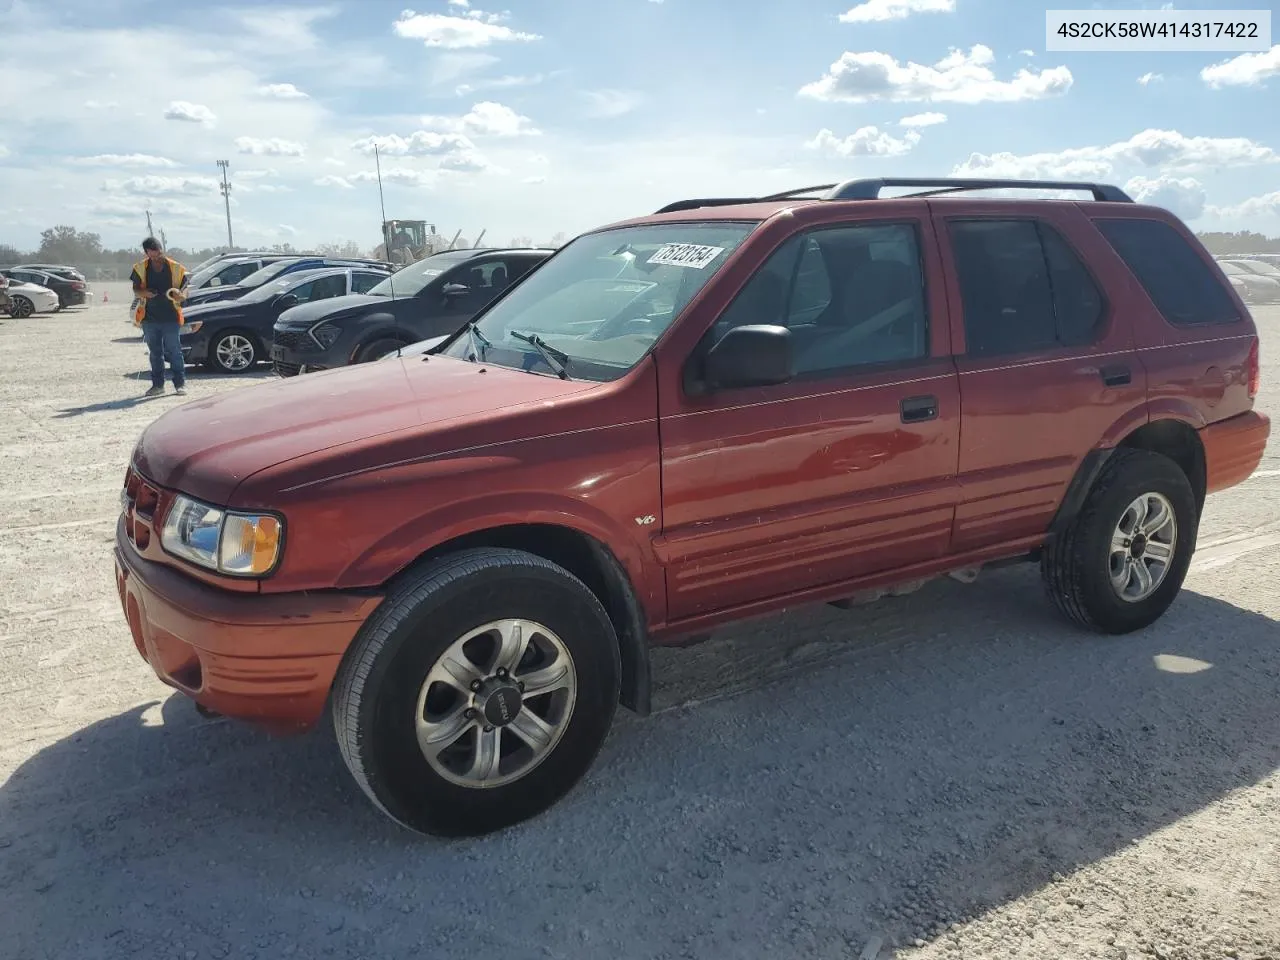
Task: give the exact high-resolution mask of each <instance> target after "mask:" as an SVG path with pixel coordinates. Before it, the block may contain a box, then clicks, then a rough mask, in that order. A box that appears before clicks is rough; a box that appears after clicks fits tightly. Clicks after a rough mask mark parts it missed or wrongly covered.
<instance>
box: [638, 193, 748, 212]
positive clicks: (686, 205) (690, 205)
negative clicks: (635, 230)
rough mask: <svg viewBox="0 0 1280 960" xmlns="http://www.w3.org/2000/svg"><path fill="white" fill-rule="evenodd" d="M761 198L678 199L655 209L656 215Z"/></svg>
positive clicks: (725, 205)
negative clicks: (659, 208)
mask: <svg viewBox="0 0 1280 960" xmlns="http://www.w3.org/2000/svg"><path fill="white" fill-rule="evenodd" d="M759 199H760V198H759V197H706V198H705V199H702V200H677V201H675V202H674V203H668V204H667V205H666V206H665V207H663V208H662V209H661V210H655V211H654V215H655V216H656V215H657V214H659V213H675V212H676V211H678V210H696V209H698V207H730V206H733V204H735V203H756V202H757V201H758V200H759Z"/></svg>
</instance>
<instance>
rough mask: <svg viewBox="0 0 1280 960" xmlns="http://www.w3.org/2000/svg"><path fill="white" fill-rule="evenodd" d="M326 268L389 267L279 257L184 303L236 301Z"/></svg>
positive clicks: (375, 263) (384, 269) (199, 292)
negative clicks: (290, 277)
mask: <svg viewBox="0 0 1280 960" xmlns="http://www.w3.org/2000/svg"><path fill="white" fill-rule="evenodd" d="M325 267H349V268H350V267H356V268H359V269H361V270H375V271H378V272H381V273H385V274H389V273H390V272H391V265H390V264H388V263H383V262H382V261H380V260H348V259H345V258H341V257H280V258H277V259H275V260H271V261H268V262H267V263H265V264H264V265H263V266H262V267H260V268H258V269H256V270H254V271H252V272H251V273H249V274H247V275H245V276H242V277H241V279H240V280H239V281H238V282H236V283H232V284H221V285H219V286H209V287H205V288H204V289H203V290H197V291H195V292H194V293H191V294H190V295H189V296H188V297H187V299H186V303H187V304H188V305H190V306H197V305H200V304H205V303H222V302H224V301H227V300H238V299H240V298H241V297H243V296H245V295H246V294H249V293H252V292H253V291H254V290H257V289H259V288H260V287H263V286H265V285H266V284H269V283H271V282H273V281H275V280H280V279H282V278H284V277H285V276H287V275H288V274H291V273H300V272H301V271H303V270H320V269H323V268H325Z"/></svg>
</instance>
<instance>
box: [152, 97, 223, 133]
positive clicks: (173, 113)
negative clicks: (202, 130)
mask: <svg viewBox="0 0 1280 960" xmlns="http://www.w3.org/2000/svg"><path fill="white" fill-rule="evenodd" d="M164 118H165V119H166V120H181V121H182V122H183V123H202V124H204V125H205V126H206V127H212V126H213V125H214V124H215V123H217V122H218V118H217V116H216V115H215V114H214V112H213V111H212V110H210V109H209V108H208V107H206V106H205V105H204V104H202V103H189V102H188V101H186V100H174V101H172V102H170V104H169V106H168V107H167V108H166V109H165V111H164Z"/></svg>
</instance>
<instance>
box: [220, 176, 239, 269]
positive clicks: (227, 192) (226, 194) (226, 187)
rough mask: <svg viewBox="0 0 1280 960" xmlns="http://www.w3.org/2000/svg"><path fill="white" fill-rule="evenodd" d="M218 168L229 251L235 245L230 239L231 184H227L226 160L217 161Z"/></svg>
mask: <svg viewBox="0 0 1280 960" xmlns="http://www.w3.org/2000/svg"><path fill="white" fill-rule="evenodd" d="M218 166H220V167H221V168H222V183H221V184H219V186H220V187H221V188H222V202H223V203H224V204H225V205H226V208H227V248H228V249H230V248H232V247H234V246H235V245H236V244H235V241H234V240H232V239H231V184H230V183H228V182H227V167H229V166H230V164H229V163H228V162H227V161H226V160H219V161H218Z"/></svg>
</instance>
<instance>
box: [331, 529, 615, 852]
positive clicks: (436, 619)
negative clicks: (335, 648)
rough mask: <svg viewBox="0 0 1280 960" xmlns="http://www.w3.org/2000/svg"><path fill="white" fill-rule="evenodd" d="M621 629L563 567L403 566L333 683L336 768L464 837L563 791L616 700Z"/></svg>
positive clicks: (600, 739)
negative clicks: (341, 765) (404, 572)
mask: <svg viewBox="0 0 1280 960" xmlns="http://www.w3.org/2000/svg"><path fill="white" fill-rule="evenodd" d="M620 673H621V668H620V664H619V652H618V642H617V637H616V635H615V633H614V630H613V625H612V624H611V623H610V621H609V617H608V615H607V614H606V613H605V610H604V608H603V607H602V606H601V604H600V601H599V600H598V599H597V598H596V597H595V595H594V594H592V593H591V591H590V590H588V589H587V587H586V586H585V585H583V583H582V582H581V581H580V580H578V579H577V578H576V577H574V576H573V575H572V574H571V573H569V572H568V571H567V570H565V569H563V568H562V567H559V566H557V565H556V564H554V563H551V562H550V561H548V560H544V559H543V558H541V557H538V556H535V555H533V554H529V553H525V552H523V551H518V550H505V549H491V548H481V549H474V550H465V551H461V552H459V553H456V554H453V555H451V556H447V557H444V558H441V559H439V560H436V561H434V562H431V563H429V564H427V565H426V566H424V567H423V568H422V569H420V570H418V571H417V572H415V573H412V574H410V575H408V576H407V577H405V578H404V579H403V580H402V581H401V582H400V583H399V584H398V585H397V586H396V587H395V588H394V589H393V590H392V591H391V593H389V594H388V596H387V598H386V599H385V600H384V601H383V602H382V604H381V606H379V607H378V609H377V611H376V612H375V613H374V614H373V616H372V617H370V618H369V620H368V622H366V624H365V625H364V627H363V628H362V629H361V631H360V634H359V635H358V636H357V638H356V641H355V643H353V644H352V647H351V649H350V650H349V651H348V653H347V656H346V658H345V659H344V660H343V663H342V666H341V667H340V668H339V671H338V676H337V679H336V680H335V682H334V696H333V721H334V728H335V731H336V733H337V738H338V744H339V747H340V749H341V751H342V756H343V759H344V760H345V761H346V764H347V768H348V769H349V770H350V771H351V774H352V776H353V777H354V778H355V780H356V782H357V783H358V784H359V785H360V787H361V788H362V789H363V790H364V792H365V794H366V795H367V796H368V797H369V798H370V799H371V800H373V802H374V803H375V804H376V805H377V806H378V807H379V808H380V809H381V810H382V811H383V812H384V813H386V814H387V815H388V816H389V817H391V818H392V819H393V820H395V821H397V822H398V823H400V824H402V825H404V826H406V827H408V828H410V829H413V830H417V831H420V832H422V833H429V834H438V835H443V836H475V835H480V834H484V833H489V832H491V831H494V830H499V829H502V828H503V827H507V826H510V825H512V824H515V823H519V822H520V821H522V820H526V819H528V818H529V817H532V816H535V815H537V814H539V813H541V812H543V811H544V810H546V809H547V808H549V807H550V806H552V805H553V804H555V803H556V802H557V801H558V800H560V799H561V798H562V797H563V796H564V795H565V794H566V793H568V792H569V790H570V789H571V788H572V787H573V786H574V784H576V783H577V782H578V780H579V779H581V778H582V776H583V775H584V774H585V773H586V772H587V770H588V768H589V767H590V766H591V763H592V761H593V760H594V759H595V756H596V754H597V753H598V752H599V750H600V747H601V746H602V745H603V743H604V739H605V736H606V735H607V734H608V731H609V727H610V725H611V723H612V721H613V714H614V710H615V708H616V706H617V702H618V686H619V682H620Z"/></svg>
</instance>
